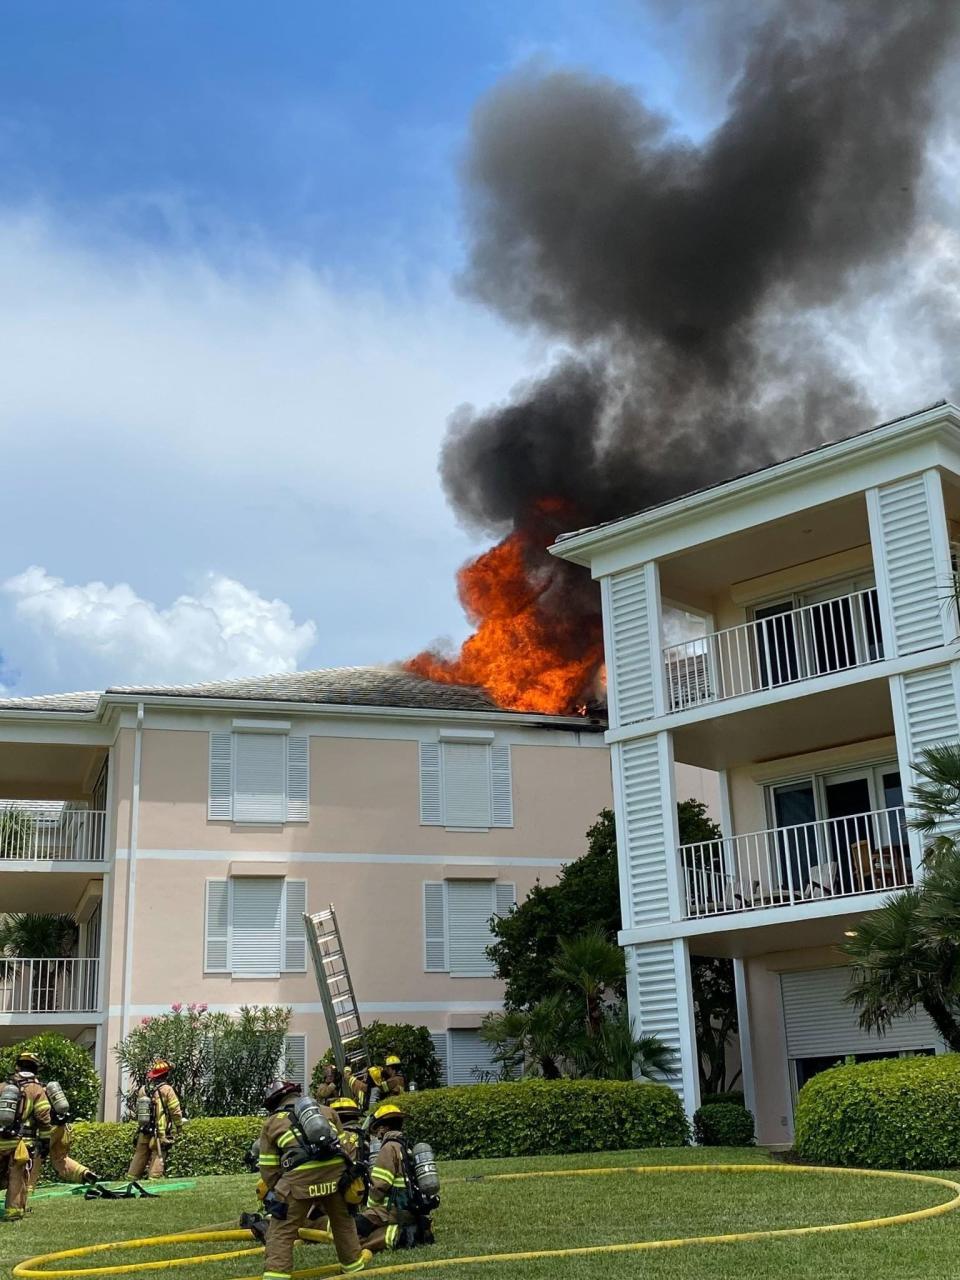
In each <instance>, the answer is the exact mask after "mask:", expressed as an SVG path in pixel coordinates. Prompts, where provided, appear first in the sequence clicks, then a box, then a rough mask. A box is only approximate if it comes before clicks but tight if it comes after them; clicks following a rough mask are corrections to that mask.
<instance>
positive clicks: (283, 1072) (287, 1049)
mask: <svg viewBox="0 0 960 1280" xmlns="http://www.w3.org/2000/svg"><path fill="white" fill-rule="evenodd" d="M277 1075H278V1076H279V1077H280V1079H281V1080H292V1081H293V1083H294V1084H298V1085H299V1086H300V1088H301V1089H302V1090H303V1092H304V1093H306V1092H307V1037H306V1036H304V1035H297V1036H284V1038H283V1055H282V1057H281V1058H280V1061H279V1062H278V1063H277Z"/></svg>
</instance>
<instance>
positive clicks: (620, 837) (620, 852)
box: [610, 742, 633, 929]
mask: <svg viewBox="0 0 960 1280" xmlns="http://www.w3.org/2000/svg"><path fill="white" fill-rule="evenodd" d="M622 757H623V747H622V746H621V745H620V743H619V742H614V743H613V744H612V745H611V747H610V780H611V782H612V784H613V812H614V815H615V819H616V820H615V822H614V834H615V836H616V841H617V883H618V885H619V889H620V923H621V925H622V926H623V928H624V929H626V928H627V927H628V926H629V925H630V924H632V922H633V902H632V900H631V894H630V889H631V885H630V852H629V849H628V846H627V833H626V825H627V823H626V813H627V802H626V799H625V797H624V794H623V759H622Z"/></svg>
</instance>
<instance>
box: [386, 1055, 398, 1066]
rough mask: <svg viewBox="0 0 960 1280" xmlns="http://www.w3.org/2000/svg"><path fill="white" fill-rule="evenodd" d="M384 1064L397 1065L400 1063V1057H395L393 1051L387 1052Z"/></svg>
mask: <svg viewBox="0 0 960 1280" xmlns="http://www.w3.org/2000/svg"><path fill="white" fill-rule="evenodd" d="M386 1065H387V1066H388V1067H399V1066H400V1065H401V1063H400V1059H399V1058H398V1057H397V1055H396V1054H395V1053H388V1054H387V1061H386Z"/></svg>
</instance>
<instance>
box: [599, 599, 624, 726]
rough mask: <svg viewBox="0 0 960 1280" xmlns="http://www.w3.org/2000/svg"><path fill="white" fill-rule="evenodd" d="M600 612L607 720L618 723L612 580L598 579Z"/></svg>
mask: <svg viewBox="0 0 960 1280" xmlns="http://www.w3.org/2000/svg"><path fill="white" fill-rule="evenodd" d="M600 610H601V617H602V621H603V652H604V661H605V663H606V672H607V718H608V719H609V722H610V723H611V724H619V723H620V711H619V705H618V702H617V682H616V680H615V679H614V671H613V653H614V648H613V580H612V578H610V577H606V578H601V579H600Z"/></svg>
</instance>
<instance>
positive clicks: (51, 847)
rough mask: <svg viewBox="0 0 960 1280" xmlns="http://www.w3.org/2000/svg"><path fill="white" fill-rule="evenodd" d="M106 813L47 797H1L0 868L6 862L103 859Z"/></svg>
mask: <svg viewBox="0 0 960 1280" xmlns="http://www.w3.org/2000/svg"><path fill="white" fill-rule="evenodd" d="M106 828H107V815H106V813H105V812H104V811H103V810H101V809H70V808H68V807H67V806H66V805H64V804H60V803H57V802H48V801H31V800H2V801H0V869H2V867H3V865H4V864H5V863H10V862H13V863H22V862H58V863H71V862H102V861H103V851H104V847H105V844H106V841H105V839H104V836H105V833H106Z"/></svg>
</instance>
